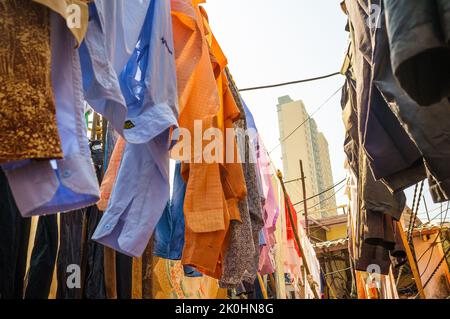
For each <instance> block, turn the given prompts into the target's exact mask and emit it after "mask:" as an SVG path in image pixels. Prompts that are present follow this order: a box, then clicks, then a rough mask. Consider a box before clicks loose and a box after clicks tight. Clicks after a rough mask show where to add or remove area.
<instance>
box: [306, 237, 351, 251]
mask: <svg viewBox="0 0 450 319" xmlns="http://www.w3.org/2000/svg"><path fill="white" fill-rule="evenodd" d="M347 243H348V238H341V239H335V240H329V241H323V242H320V243H315V244H313V247H314V248H317V249H324V248H334V247H338V246H344V245H345V246H346V245H347Z"/></svg>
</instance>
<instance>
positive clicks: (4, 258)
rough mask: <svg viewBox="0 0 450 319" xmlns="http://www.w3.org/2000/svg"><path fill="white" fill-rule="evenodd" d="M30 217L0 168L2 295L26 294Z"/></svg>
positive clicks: (0, 286) (15, 295)
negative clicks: (23, 212) (21, 210)
mask: <svg viewBox="0 0 450 319" xmlns="http://www.w3.org/2000/svg"><path fill="white" fill-rule="evenodd" d="M30 225H31V219H30V218H22V216H21V215H20V213H19V210H18V209H17V206H16V203H15V201H14V198H13V196H12V194H11V190H10V188H9V185H8V181H7V178H6V176H5V174H4V173H3V171H2V170H1V169H0V299H21V298H23V282H24V277H25V271H26V263H27V251H28V240H29V236H30Z"/></svg>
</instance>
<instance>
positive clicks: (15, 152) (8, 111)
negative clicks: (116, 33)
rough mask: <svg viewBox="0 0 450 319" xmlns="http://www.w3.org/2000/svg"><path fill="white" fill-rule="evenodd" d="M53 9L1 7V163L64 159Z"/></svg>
mask: <svg viewBox="0 0 450 319" xmlns="http://www.w3.org/2000/svg"><path fill="white" fill-rule="evenodd" d="M50 70H51V48H50V17H49V10H48V9H47V8H45V7H43V6H41V5H39V4H35V3H32V2H30V1H28V0H5V1H1V2H0V163H2V162H7V161H17V160H23V159H55V158H62V157H63V152H62V149H61V141H60V138H59V133H58V127H57V125H56V110H55V102H54V98H53V92H52V87H51V78H50Z"/></svg>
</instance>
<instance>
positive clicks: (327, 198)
mask: <svg viewBox="0 0 450 319" xmlns="http://www.w3.org/2000/svg"><path fill="white" fill-rule="evenodd" d="M344 187H345V185H342V186H341V187H340V188H339V189H338V190H337V191H336V192H334V193H333V194H332V195H331V196H329V197H327V198H325V199H324V200H321V201H320V202H318V203H317V204H315V205H313V206H311V207H308V208H307V209H308V211H309V210H310V209H312V208H314V207H317V206H319V205H320V204H322V203H323V202H326V201H327V200H329V199H331V198H332V197H333V196H335V195H336V194H337V193H339V191H340V190H342V189H343V188H344ZM301 212H303V210H299V211H298V212H297V214H300V213H301ZM310 213H315V212H314V211H311V212H310Z"/></svg>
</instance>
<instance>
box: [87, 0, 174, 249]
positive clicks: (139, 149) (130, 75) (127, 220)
mask: <svg viewBox="0 0 450 319" xmlns="http://www.w3.org/2000/svg"><path fill="white" fill-rule="evenodd" d="M108 3H109V2H108ZM106 4H107V2H105V3H104V5H106ZM111 5H113V4H111ZM91 8H94V6H91ZM103 8H104V7H100V6H97V10H96V11H97V12H98V14H97V15H96V17H97V18H96V19H93V21H91V23H92V24H93V29H92V30H93V32H94V34H93V35H92V36H93V38H92V39H89V37H90V35H89V33H88V34H87V36H86V43H87V45H86V47H85V49H87V51H88V54H90V55H89V57H88V58H90V60H91V62H92V61H93V60H94V61H95V59H98V57H95V54H97V52H94V51H93V50H92V48H90V46H95V43H94V42H93V39H94V36H95V34H96V36H101V37H104V38H108V35H106V34H102V33H101V30H100V29H99V28H98V26H94V24H98V23H99V22H101V20H100V18H99V17H101V16H102V15H103V13H102V11H101V10H102V9H103ZM93 12H94V13H95V10H94V9H93ZM88 39H89V40H91V41H92V42H89V41H88ZM162 39H164V41H162ZM172 47H173V41H172V27H171V19H170V4H168V3H165V2H159V1H151V3H150V6H149V7H148V11H147V15H146V17H145V21H144V25H143V27H142V30H141V33H140V36H139V40H138V42H137V45H136V48H135V49H134V52H133V54H132V56H131V57H130V59H129V61H128V62H127V64H126V66H125V67H124V69H123V71H122V73H121V74H120V78H119V80H120V86H121V92H122V93H123V98H124V100H125V101H126V108H125V110H126V112H127V115H126V116H124V115H125V114H123V113H120V112H119V113H118V116H122V117H121V118H119V117H117V116H116V117H112V118H110V119H109V120H110V121H111V123H112V125H113V126H114V128H115V129H116V130H117V131H118V132H119V133H121V134H122V135H123V137H124V138H125V140H126V141H127V144H126V146H125V150H124V154H123V158H122V161H121V164H120V168H119V172H118V175H117V180H116V182H115V186H114V189H113V191H112V194H111V199H110V201H109V204H108V209H107V210H106V211H105V213H104V215H103V218H102V220H101V222H100V224H99V226H98V228H97V230H96V232H95V234H94V236H93V239H94V240H96V241H98V242H100V243H102V244H104V245H106V246H109V247H112V248H114V249H115V250H117V251H119V252H122V253H124V254H126V255H130V256H134V257H139V256H141V255H142V253H143V251H144V249H145V247H146V246H147V243H148V241H149V239H150V236H151V234H152V233H153V230H154V227H155V226H156V224H157V222H158V220H159V218H160V216H161V214H162V212H163V210H164V207H165V205H166V203H167V200H168V199H169V181H168V175H169V167H168V166H169V149H170V146H171V141H170V139H171V129H173V128H174V127H176V126H177V114H178V111H177V102H176V100H177V95H176V81H175V80H176V76H175V61H174V56H173V52H172ZM82 48H83V47H82ZM103 52H104V51H103ZM85 53H86V52H85ZM110 60H112V59H110ZM156 61H157V63H156ZM87 63H88V64H87V66H88V68H89V61H87ZM92 66H94V70H95V71H97V68H98V67H99V65H94V64H91V67H92ZM109 69H111V67H109ZM90 71H92V70H90ZM98 71H99V72H105V71H104V70H103V71H102V70H98ZM88 72H89V71H88ZM99 75H100V74H96V76H99ZM97 80H98V79H97ZM98 86H99V84H98V83H96V82H91V83H90V85H87V86H85V87H87V88H88V92H91V90H95V89H96V88H97V87H98ZM101 97H104V98H105V99H106V104H105V103H103V106H105V105H106V106H105V108H102V107H99V106H100V105H101V104H102V103H101ZM108 97H109V96H108V95H100V96H96V97H94V104H93V107H94V109H95V108H96V107H97V110H98V111H99V112H101V111H105V110H108V111H109V110H111V109H112V108H109V109H108V103H109V102H110V101H108V100H107V99H108ZM95 100H96V101H95ZM113 104H114V103H113ZM120 109H121V110H124V108H120ZM116 115H117V114H116ZM105 116H106V117H107V118H108V114H105ZM144 207H145V208H146V210H143V208H144Z"/></svg>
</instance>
